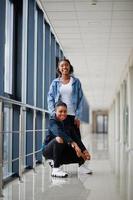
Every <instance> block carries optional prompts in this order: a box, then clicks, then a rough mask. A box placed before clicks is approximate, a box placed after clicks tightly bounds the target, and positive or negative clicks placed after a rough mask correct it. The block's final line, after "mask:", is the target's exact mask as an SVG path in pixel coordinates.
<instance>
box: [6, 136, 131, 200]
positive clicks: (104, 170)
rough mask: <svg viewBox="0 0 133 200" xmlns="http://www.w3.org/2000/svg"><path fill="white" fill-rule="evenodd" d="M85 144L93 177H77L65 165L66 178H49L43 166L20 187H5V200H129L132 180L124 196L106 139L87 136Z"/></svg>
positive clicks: (14, 184)
mask: <svg viewBox="0 0 133 200" xmlns="http://www.w3.org/2000/svg"><path fill="white" fill-rule="evenodd" d="M88 141H89V143H88ZM84 143H86V145H87V146H88V147H89V149H90V152H91V153H92V161H91V163H90V167H91V168H92V169H93V171H94V174H93V175H78V172H77V165H68V166H63V167H64V169H65V170H66V171H68V173H69V176H68V177H67V178H52V177H51V175H50V173H51V172H50V168H49V166H48V164H47V163H46V164H45V166H43V165H39V166H38V167H37V169H36V171H37V172H36V173H35V172H33V170H31V171H29V172H28V173H25V174H24V176H23V183H20V182H19V180H18V179H17V180H15V181H13V182H11V183H9V184H7V185H6V186H5V188H4V196H5V197H4V200H44V199H46V200H132V199H133V196H132V190H131V186H130V184H132V182H133V181H132V179H129V180H130V183H129V184H128V187H127V190H126V191H125V192H124V195H123V193H121V191H120V181H119V179H118V178H116V176H115V175H114V173H113V171H112V169H111V166H110V161H109V157H108V148H107V147H108V142H107V135H103V134H100V135H96V134H93V135H91V134H90V135H88V136H87V137H85V138H84ZM129 160H130V159H129ZM130 162H131V160H130ZM131 167H132V166H130V168H131ZM130 176H131V174H130ZM123 181H124V180H123Z"/></svg>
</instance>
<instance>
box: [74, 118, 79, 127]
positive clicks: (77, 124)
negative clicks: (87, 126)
mask: <svg viewBox="0 0 133 200" xmlns="http://www.w3.org/2000/svg"><path fill="white" fill-rule="evenodd" d="M74 124H75V125H76V126H77V127H78V128H79V127H80V120H79V119H75V120H74Z"/></svg>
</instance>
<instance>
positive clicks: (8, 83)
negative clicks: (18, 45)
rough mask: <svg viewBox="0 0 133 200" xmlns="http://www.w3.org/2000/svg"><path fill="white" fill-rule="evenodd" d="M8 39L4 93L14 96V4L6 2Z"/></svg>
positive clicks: (6, 39) (6, 41) (6, 43)
mask: <svg viewBox="0 0 133 200" xmlns="http://www.w3.org/2000/svg"><path fill="white" fill-rule="evenodd" d="M5 28H6V31H5V32H6V37H5V73H4V92H6V93H8V94H12V70H13V3H11V2H10V1H9V0H6V26H5Z"/></svg>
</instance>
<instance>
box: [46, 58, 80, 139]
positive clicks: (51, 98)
mask: <svg viewBox="0 0 133 200" xmlns="http://www.w3.org/2000/svg"><path fill="white" fill-rule="evenodd" d="M57 72H58V78H56V79H54V80H53V81H52V83H51V85H50V89H49V92H48V98H47V100H48V110H49V112H50V115H51V116H53V115H55V104H56V103H57V102H59V101H62V102H64V103H66V105H67V109H68V117H67V119H66V123H67V125H68V124H69V125H70V127H72V128H74V129H75V132H76V133H77V134H78V136H79V138H80V139H81V134H80V129H79V127H80V119H81V111H82V101H83V91H82V87H81V83H80V81H79V79H78V78H76V77H74V76H73V67H72V65H71V63H70V61H69V60H68V59H65V58H64V59H62V60H60V61H59V63H58V68H57Z"/></svg>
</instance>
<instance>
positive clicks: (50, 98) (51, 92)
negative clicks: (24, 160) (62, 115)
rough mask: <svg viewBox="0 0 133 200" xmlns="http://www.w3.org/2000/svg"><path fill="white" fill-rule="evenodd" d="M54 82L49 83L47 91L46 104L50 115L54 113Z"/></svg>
mask: <svg viewBox="0 0 133 200" xmlns="http://www.w3.org/2000/svg"><path fill="white" fill-rule="evenodd" d="M54 87H55V86H54V82H52V83H51V85H50V88H49V92H48V95H47V104H48V111H49V113H50V115H51V116H52V115H54V113H55V97H54Z"/></svg>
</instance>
